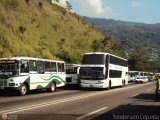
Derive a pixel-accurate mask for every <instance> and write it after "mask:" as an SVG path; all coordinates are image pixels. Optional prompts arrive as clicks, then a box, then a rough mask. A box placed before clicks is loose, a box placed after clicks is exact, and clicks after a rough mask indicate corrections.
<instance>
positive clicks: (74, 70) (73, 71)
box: [66, 67, 78, 74]
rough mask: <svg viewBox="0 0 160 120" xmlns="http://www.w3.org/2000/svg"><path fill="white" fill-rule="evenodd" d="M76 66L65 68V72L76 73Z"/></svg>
mask: <svg viewBox="0 0 160 120" xmlns="http://www.w3.org/2000/svg"><path fill="white" fill-rule="evenodd" d="M77 69H78V68H77V67H70V68H66V74H77Z"/></svg>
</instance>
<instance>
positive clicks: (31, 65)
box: [29, 60, 37, 71]
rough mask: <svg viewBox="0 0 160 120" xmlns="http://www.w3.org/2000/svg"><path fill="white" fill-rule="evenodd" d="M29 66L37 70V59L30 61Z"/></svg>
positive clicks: (32, 69) (31, 69)
mask: <svg viewBox="0 0 160 120" xmlns="http://www.w3.org/2000/svg"><path fill="white" fill-rule="evenodd" d="M29 68H30V71H37V65H36V61H35V60H30V61H29Z"/></svg>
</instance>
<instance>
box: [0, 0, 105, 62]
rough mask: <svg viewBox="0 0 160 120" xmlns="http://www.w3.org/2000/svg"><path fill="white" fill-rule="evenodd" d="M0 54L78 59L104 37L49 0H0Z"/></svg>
mask: <svg viewBox="0 0 160 120" xmlns="http://www.w3.org/2000/svg"><path fill="white" fill-rule="evenodd" d="M0 16H1V17H0V43H1V44H0V57H11V56H32V57H43V58H54V59H64V60H66V62H80V61H81V58H82V55H83V54H84V53H85V52H91V51H92V42H93V41H95V40H97V41H98V40H102V39H104V35H103V34H102V33H100V32H98V31H97V30H96V29H95V28H93V27H92V26H91V25H90V24H88V23H87V22H86V21H84V20H83V19H81V17H79V16H78V15H76V14H74V13H70V12H68V11H66V10H65V9H64V8H61V7H59V6H57V5H52V4H50V3H49V2H48V0H0Z"/></svg>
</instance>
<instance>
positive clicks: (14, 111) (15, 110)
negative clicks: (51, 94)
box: [0, 83, 151, 114]
mask: <svg viewBox="0 0 160 120" xmlns="http://www.w3.org/2000/svg"><path fill="white" fill-rule="evenodd" d="M150 84H151V83H150ZM145 85H148V84H145ZM145 85H144V86H145ZM139 86H142V85H136V86H129V87H125V88H117V89H111V90H107V91H101V92H96V93H88V94H86V95H81V96H74V97H71V98H68V99H65V100H63V99H61V100H56V101H50V102H46V103H40V104H36V105H30V106H24V107H19V108H13V109H9V110H3V111H0V114H3V113H10V114H11V113H17V112H22V111H27V110H31V109H36V108H40V107H46V106H50V105H55V104H59V103H65V102H70V101H73V100H78V99H84V98H88V97H93V96H97V95H103V94H106V93H112V92H116V91H118V92H119V91H122V90H126V89H130V88H137V87H139Z"/></svg>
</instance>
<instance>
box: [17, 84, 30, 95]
mask: <svg viewBox="0 0 160 120" xmlns="http://www.w3.org/2000/svg"><path fill="white" fill-rule="evenodd" d="M27 93H28V87H27V85H26V84H23V85H22V87H21V90H20V91H19V94H20V95H21V96H25V95H27Z"/></svg>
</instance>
